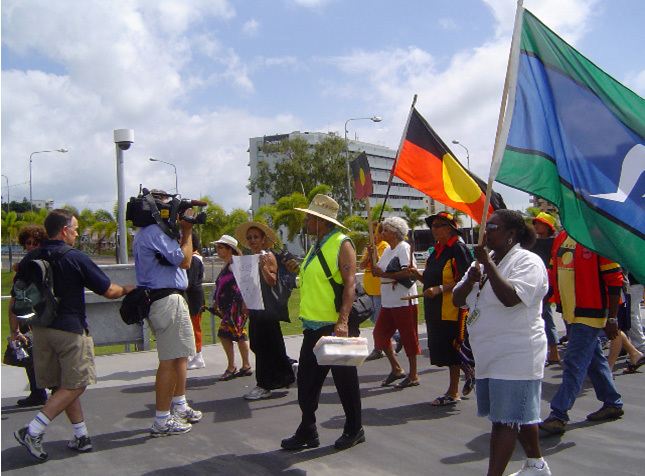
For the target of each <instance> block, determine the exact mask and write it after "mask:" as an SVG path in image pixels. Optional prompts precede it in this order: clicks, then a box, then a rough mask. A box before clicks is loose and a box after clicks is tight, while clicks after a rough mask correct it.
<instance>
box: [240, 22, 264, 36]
mask: <svg viewBox="0 0 645 476" xmlns="http://www.w3.org/2000/svg"><path fill="white" fill-rule="evenodd" d="M259 29H260V23H259V22H258V21H257V20H255V19H253V20H249V21H247V22H244V25H242V32H243V33H244V34H245V35H248V36H257V34H258V30H259Z"/></svg>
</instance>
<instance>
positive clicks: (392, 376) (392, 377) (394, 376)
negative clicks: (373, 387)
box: [381, 372, 405, 387]
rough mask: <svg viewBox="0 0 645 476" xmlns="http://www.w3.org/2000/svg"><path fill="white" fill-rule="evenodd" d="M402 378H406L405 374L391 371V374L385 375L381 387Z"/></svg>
mask: <svg viewBox="0 0 645 476" xmlns="http://www.w3.org/2000/svg"><path fill="white" fill-rule="evenodd" d="M402 378H405V374H400V375H397V374H395V373H394V372H390V375H388V376H387V377H385V380H383V381H382V382H381V387H387V386H389V385H391V384H392V383H393V382H396V381H397V380H400V379H402Z"/></svg>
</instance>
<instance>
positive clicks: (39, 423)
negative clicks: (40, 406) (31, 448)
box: [27, 412, 51, 436]
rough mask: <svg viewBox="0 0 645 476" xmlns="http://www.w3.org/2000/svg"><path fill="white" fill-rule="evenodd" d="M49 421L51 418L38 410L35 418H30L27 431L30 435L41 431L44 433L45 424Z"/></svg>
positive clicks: (36, 434) (39, 433) (35, 434)
mask: <svg viewBox="0 0 645 476" xmlns="http://www.w3.org/2000/svg"><path fill="white" fill-rule="evenodd" d="M50 423H51V420H50V419H49V418H47V417H46V416H45V414H44V413H43V412H38V414H37V415H36V418H34V419H33V420H31V422H30V423H29V426H28V427H27V431H29V434H30V435H31V436H38V435H42V434H43V433H45V430H46V429H47V425H49V424H50Z"/></svg>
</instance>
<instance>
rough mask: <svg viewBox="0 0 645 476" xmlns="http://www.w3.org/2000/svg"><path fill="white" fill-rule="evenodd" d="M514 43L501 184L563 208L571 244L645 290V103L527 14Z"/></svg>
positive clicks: (563, 220) (564, 221)
mask: <svg viewBox="0 0 645 476" xmlns="http://www.w3.org/2000/svg"><path fill="white" fill-rule="evenodd" d="M520 8H521V7H520ZM520 14H521V18H520V17H519V15H520ZM520 20H521V42H519V39H518V37H517V35H518V33H517V30H518V24H519V21H520ZM515 37H516V38H515V40H514V43H518V44H519V45H520V46H519V48H517V47H515V48H516V49H515V51H516V54H512V55H511V60H510V61H511V65H512V64H513V61H516V68H515V69H516V71H517V74H516V78H513V77H512V76H513V73H512V71H513V68H512V67H511V66H509V71H511V73H510V76H511V77H510V80H509V84H511V85H514V88H513V87H512V88H511V90H512V89H515V94H514V96H515V97H514V99H513V98H511V93H509V99H508V103H507V104H508V106H509V107H510V106H511V104H512V105H513V107H512V110H511V113H510V114H509V113H508V112H507V113H506V114H505V116H504V123H506V121H507V119H508V120H509V121H510V127H508V128H507V129H508V137H507V138H504V137H503V136H502V137H501V138H500V142H501V145H503V144H504V143H505V144H506V145H505V148H504V149H503V150H502V149H501V148H500V151H499V152H500V154H501V153H503V155H502V159H501V164H500V165H499V167H500V168H499V172H498V174H497V181H499V182H501V183H504V184H506V185H509V186H511V187H515V188H517V189H520V190H524V191H526V192H528V193H532V194H535V195H537V196H539V197H542V198H544V199H546V200H548V201H550V202H552V203H553V204H555V205H556V206H557V207H558V209H559V211H560V219H561V221H562V224H563V226H564V228H565V230H566V231H567V232H568V233H569V234H570V235H571V237H573V238H574V239H575V240H576V241H578V242H579V243H580V244H582V245H583V246H585V247H587V248H589V249H591V250H593V251H595V252H596V253H598V254H599V255H601V256H604V257H605V258H608V259H610V260H612V261H615V262H617V263H618V264H620V265H621V266H623V267H624V268H626V269H627V270H629V271H631V272H632V273H633V274H634V275H635V276H636V277H637V278H638V279H639V280H640V282H642V283H643V282H645V258H644V255H645V198H644V197H645V174H644V173H643V172H645V100H643V98H641V97H640V96H638V95H637V94H635V93H634V92H632V91H631V90H629V89H628V88H626V87H625V86H623V85H622V84H620V83H619V82H617V81H616V80H614V79H613V78H612V77H611V76H609V75H608V74H606V73H605V72H604V71H602V70H601V69H599V68H598V67H597V66H595V65H594V64H593V63H591V62H590V61H589V60H588V59H587V58H585V57H584V56H582V55H581V54H580V53H579V52H578V51H576V50H575V49H574V48H572V47H571V46H569V45H568V44H567V43H565V42H564V40H562V39H561V38H560V37H559V36H558V35H556V34H555V33H554V32H553V31H551V30H550V29H549V28H547V27H546V26H545V25H544V24H542V23H541V22H540V21H539V20H538V19H537V18H536V17H535V16H534V15H533V14H531V13H530V12H529V11H527V10H524V9H522V11H519V12H518V21H517V23H516V34H515ZM497 156H498V153H497V152H496V154H495V157H497Z"/></svg>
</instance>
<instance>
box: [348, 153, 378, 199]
mask: <svg viewBox="0 0 645 476" xmlns="http://www.w3.org/2000/svg"><path fill="white" fill-rule="evenodd" d="M350 165H351V167H352V176H353V177H354V185H355V187H356V188H355V190H356V199H357V200H360V199H361V198H365V197H369V196H370V195H372V193H373V192H374V185H373V184H372V174H371V173H370V164H369V162H368V161H367V154H366V153H365V152H361V154H360V155H359V156H358V157H356V158H355V159H354V160H352V162H351V164H350Z"/></svg>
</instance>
